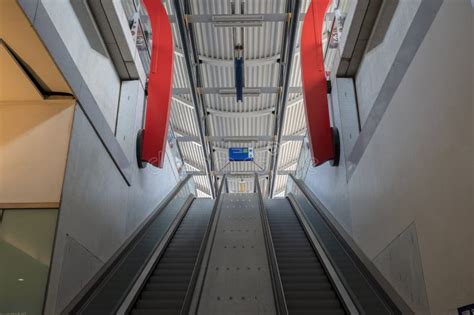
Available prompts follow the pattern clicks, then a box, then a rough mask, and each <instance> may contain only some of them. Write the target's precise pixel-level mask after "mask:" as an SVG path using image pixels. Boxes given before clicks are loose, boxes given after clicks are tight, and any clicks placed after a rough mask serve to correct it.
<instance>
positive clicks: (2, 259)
mask: <svg viewBox="0 0 474 315" xmlns="http://www.w3.org/2000/svg"><path fill="white" fill-rule="evenodd" d="M57 214H58V210H56V209H28V210H24V209H18V210H0V284H1V285H0V314H2V313H3V314H27V315H30V314H41V313H42V310H43V303H44V299H45V292H46V284H47V280H48V273H49V268H50V262H51V254H52V250H53V242H54V233H55V230H56V220H57Z"/></svg>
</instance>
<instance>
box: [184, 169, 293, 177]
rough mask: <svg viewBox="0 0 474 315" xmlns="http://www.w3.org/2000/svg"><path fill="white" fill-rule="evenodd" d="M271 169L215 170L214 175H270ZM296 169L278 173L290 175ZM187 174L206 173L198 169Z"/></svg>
mask: <svg viewBox="0 0 474 315" xmlns="http://www.w3.org/2000/svg"><path fill="white" fill-rule="evenodd" d="M270 173H271V172H270V171H257V172H255V171H235V172H232V171H221V172H213V175H214V176H224V175H226V176H251V175H255V174H257V175H258V176H267V175H270ZM295 173H296V171H286V170H282V171H278V175H290V174H295ZM187 174H189V175H193V176H204V175H206V173H205V172H202V171H196V172H187Z"/></svg>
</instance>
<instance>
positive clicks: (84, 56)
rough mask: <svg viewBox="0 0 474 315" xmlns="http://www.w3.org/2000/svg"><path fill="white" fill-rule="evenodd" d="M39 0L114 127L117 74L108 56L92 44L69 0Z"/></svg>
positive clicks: (118, 80)
mask: <svg viewBox="0 0 474 315" xmlns="http://www.w3.org/2000/svg"><path fill="white" fill-rule="evenodd" d="M40 1H41V3H42V5H43V7H44V8H45V10H46V12H47V14H48V15H49V18H50V19H51V20H52V22H53V24H54V25H55V27H56V30H57V31H58V33H59V35H60V37H61V39H62V40H63V41H64V44H65V45H66V47H67V50H68V52H69V54H70V55H71V57H72V59H73V61H74V63H75V65H76V66H77V68H78V69H79V71H80V74H81V75H82V78H83V79H84V82H85V84H87V86H88V87H89V89H90V91H91V93H92V95H93V97H94V98H95V100H96V102H97V105H98V106H99V108H100V110H101V111H102V113H103V115H104V117H105V119H106V121H107V123H108V125H109V127H110V128H111V129H112V130H115V122H116V118H117V112H118V102H119V96H120V78H119V77H118V75H117V72H116V70H115V67H114V65H113V63H112V60H111V58H110V57H108V56H104V55H103V54H101V53H99V52H98V51H96V50H94V49H93V48H92V46H91V43H90V42H89V40H88V38H87V35H86V33H85V32H84V30H83V28H82V26H81V23H80V21H79V18H78V16H77V14H76V12H75V11H74V8H73V6H72V2H73V1H69V0H61V1H58V0H40ZM74 1H75V2H79V1H76V0H74ZM63 71H64V70H63Z"/></svg>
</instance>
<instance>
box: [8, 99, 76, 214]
mask: <svg viewBox="0 0 474 315" xmlns="http://www.w3.org/2000/svg"><path fill="white" fill-rule="evenodd" d="M74 102H75V101H74V100H66V101H48V102H41V101H38V102H30V103H28V102H10V103H8V102H2V103H0V207H1V206H2V204H3V205H4V204H12V203H34V204H37V203H53V204H56V206H57V204H58V203H59V201H60V197H61V189H62V183H63V178H64V170H65V167H66V157H67V150H68V145H69V139H70V134H71V125H72V118H73V113H74Z"/></svg>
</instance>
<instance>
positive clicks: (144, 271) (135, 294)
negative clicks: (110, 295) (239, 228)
mask: <svg viewBox="0 0 474 315" xmlns="http://www.w3.org/2000/svg"><path fill="white" fill-rule="evenodd" d="M195 200H196V198H194V197H191V196H190V197H188V199H187V200H186V202H185V203H184V205H183V207H182V208H181V210H180V211H179V212H178V215H177V216H176V218H175V219H174V220H173V222H172V223H171V225H170V226H169V228H168V230H167V232H166V233H165V235H164V236H163V238H162V239H161V241H160V242H159V243H158V244H156V246H155V248H154V249H153V251H152V253H151V254H150V256H149V257H148V258H147V261H146V263H145V264H144V265H143V267H142V268H141V271H140V273H139V275H137V276H136V277H135V281H134V282H133V283H131V284H130V285H129V287H128V290H127V292H125V294H124V298H123V299H122V305H121V306H120V308H119V309H118V310H119V311H116V314H121V313H122V312H121V310H122V309H125V310H126V311H124V312H123V313H125V314H129V313H130V311H131V310H132V309H133V307H134V306H135V303H136V302H137V300H138V299H139V297H140V295H141V293H142V291H143V288H144V287H145V286H146V284H147V283H148V280H149V279H150V277H151V276H152V274H153V271H154V270H155V269H156V266H157V265H158V264H159V263H160V260H161V258H162V257H163V255H164V254H165V252H166V249H167V248H168V245H169V244H170V243H171V241H172V240H173V238H174V235H175V234H176V232H177V231H178V228H179V226H180V225H181V222H183V220H184V218H185V217H186V215H187V213H188V212H189V210H190V209H191V207H192V206H193V202H194V201H195Z"/></svg>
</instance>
